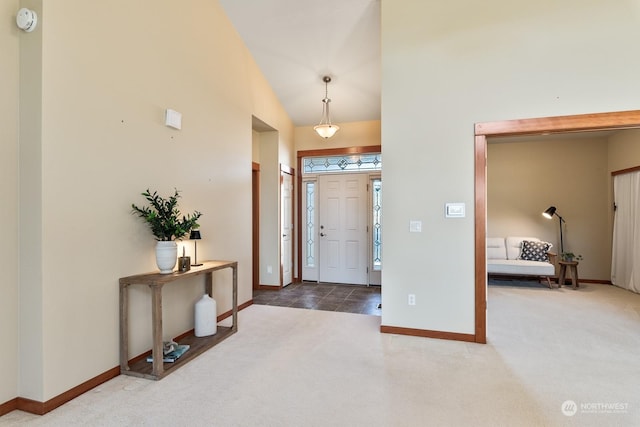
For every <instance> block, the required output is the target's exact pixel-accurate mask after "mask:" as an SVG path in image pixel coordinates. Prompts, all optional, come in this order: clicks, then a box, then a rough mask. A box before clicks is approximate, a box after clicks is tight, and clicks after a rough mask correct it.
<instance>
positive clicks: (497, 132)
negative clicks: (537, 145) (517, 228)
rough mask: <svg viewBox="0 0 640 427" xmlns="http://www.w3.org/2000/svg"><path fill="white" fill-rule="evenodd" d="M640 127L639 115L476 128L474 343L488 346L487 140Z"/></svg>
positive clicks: (587, 116)
mask: <svg viewBox="0 0 640 427" xmlns="http://www.w3.org/2000/svg"><path fill="white" fill-rule="evenodd" d="M638 127H640V111H638V110H635V111H625V112H614V113H599V114H583V115H575V116H559V117H545V118H537V119H525V120H509V121H500V122H486V123H478V124H476V125H475V148H474V152H475V155H474V158H475V161H474V164H475V178H474V180H475V184H474V185H475V337H474V338H475V341H476V342H479V343H486V342H487V330H486V325H487V312H486V310H487V268H486V233H487V230H486V224H487V222H486V221H487V200H486V199H487V162H486V158H487V157H486V156H487V138H489V137H492V136H527V135H548V134H558V133H566V132H590V131H606V130H619V129H631V128H638Z"/></svg>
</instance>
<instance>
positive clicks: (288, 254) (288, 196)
mask: <svg viewBox="0 0 640 427" xmlns="http://www.w3.org/2000/svg"><path fill="white" fill-rule="evenodd" d="M280 187H281V193H280V194H281V200H282V207H281V218H282V224H281V227H280V228H281V231H282V241H281V246H280V247H281V249H280V253H281V257H282V259H281V261H280V263H281V269H282V286H287V285H288V284H290V283H291V282H292V281H293V252H292V250H293V240H292V239H291V237H292V234H293V179H292V177H291V175H290V174H288V173H285V172H282V173H281V179H280Z"/></svg>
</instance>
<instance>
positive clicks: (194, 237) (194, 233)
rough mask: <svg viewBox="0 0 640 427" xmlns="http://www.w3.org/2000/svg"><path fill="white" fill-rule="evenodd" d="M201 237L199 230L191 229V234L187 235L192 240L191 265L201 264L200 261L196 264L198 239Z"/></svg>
mask: <svg viewBox="0 0 640 427" xmlns="http://www.w3.org/2000/svg"><path fill="white" fill-rule="evenodd" d="M200 239H202V237H200V230H191V234H190V235H189V240H193V264H191V265H192V266H193V267H198V266H200V265H202V263H200V264H198V240H200Z"/></svg>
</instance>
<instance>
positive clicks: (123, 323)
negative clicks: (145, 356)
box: [120, 284, 129, 372]
mask: <svg viewBox="0 0 640 427" xmlns="http://www.w3.org/2000/svg"><path fill="white" fill-rule="evenodd" d="M128 286H129V285H127V284H120V372H124V371H128V370H129V288H128Z"/></svg>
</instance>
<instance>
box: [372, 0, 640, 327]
mask: <svg viewBox="0 0 640 427" xmlns="http://www.w3.org/2000/svg"><path fill="white" fill-rule="evenodd" d="M639 12H640V9H639V8H638V5H637V3H636V2H631V1H623V2H615V3H612V2H608V1H604V0H594V1H589V2H586V3H585V2H584V1H581V0H567V1H563V2H557V1H553V0H542V1H537V2H526V3H524V2H513V1H509V0H489V1H485V2H473V1H464V2H462V3H460V2H416V1H413V0H397V1H392V2H389V1H387V2H382V118H383V126H382V144H383V147H384V148H383V153H384V171H383V180H384V191H385V201H384V203H385V209H384V223H383V230H384V231H383V233H384V234H383V239H384V245H385V246H384V257H385V261H384V270H383V272H382V274H383V275H382V280H383V287H382V299H383V307H384V309H383V313H382V324H383V325H389V326H401V327H407V328H417V329H426V330H438V331H450V332H460V333H473V332H474V312H475V307H474V210H473V206H474V164H473V160H474V140H473V126H474V123H478V122H486V121H495V120H507V119H519V118H530V117H547V116H557V115H570V114H581V113H596V112H606V111H624V110H633V109H637V108H638V99H639V98H640V87H639V86H638V85H637V75H638V73H639V72H640V57H638V56H633V55H631V56H630V55H629V54H628V52H629V49H632V46H633V42H632V40H637V39H639V38H640V26H638V25H637V16H638V13H639ZM567 52H570V53H571V54H570V55H568V54H567ZM594 58H598V60H597V61H594ZM446 202H464V203H466V206H467V216H466V218H464V219H445V218H444V215H443V212H444V205H445V203H446ZM569 217H571V215H567V219H569ZM410 220H421V221H423V232H422V233H410V232H409V221H410ZM571 221H572V222H571V223H569V225H570V226H572V227H573V226H574V225H573V224H574V220H573V219H572V220H571ZM410 293H413V294H415V295H416V301H417V304H416V306H414V307H409V306H408V305H407V294H410ZM488 328H489V329H488V334H489V336H490V335H491V325H490V324H489V325H488Z"/></svg>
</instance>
